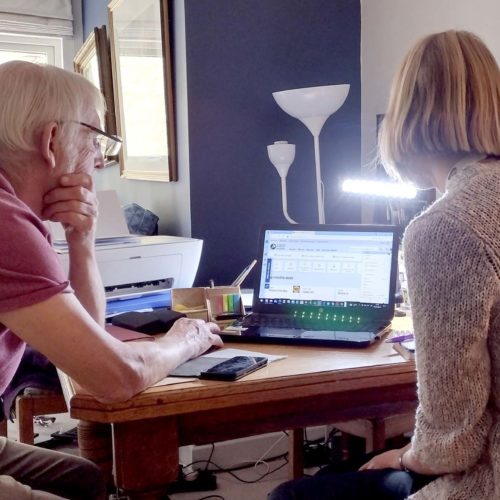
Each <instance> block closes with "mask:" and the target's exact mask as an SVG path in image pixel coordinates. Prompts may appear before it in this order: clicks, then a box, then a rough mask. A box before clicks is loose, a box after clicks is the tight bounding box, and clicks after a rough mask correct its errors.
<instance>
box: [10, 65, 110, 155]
mask: <svg viewBox="0 0 500 500" xmlns="http://www.w3.org/2000/svg"><path fill="white" fill-rule="evenodd" d="M95 113H97V115H98V116H99V118H102V116H103V113H104V99H103V98H102V95H101V93H100V92H99V90H98V89H97V88H96V87H95V86H94V85H93V84H92V83H91V82H90V81H88V80H86V79H85V78H83V77H82V76H80V75H78V74H76V73H71V72H69V71H65V70H63V69H60V68H57V67H55V66H49V65H38V64H32V63H29V62H24V61H10V62H7V63H4V64H0V162H1V163H2V164H3V165H4V164H5V163H12V162H13V161H15V159H16V158H19V157H21V156H23V155H26V154H32V153H33V152H35V151H36V150H37V144H38V141H39V136H40V133H41V132H42V129H43V127H44V126H45V125H46V124H47V123H49V122H52V121H54V122H57V123H59V124H60V126H61V135H60V137H59V138H60V140H64V141H65V142H66V143H67V144H71V143H72V136H74V135H75V134H76V133H77V130H78V129H77V127H74V126H73V127H70V126H68V124H69V123H70V122H75V121H76V122H79V121H82V122H85V121H87V120H90V119H92V117H93V116H95Z"/></svg>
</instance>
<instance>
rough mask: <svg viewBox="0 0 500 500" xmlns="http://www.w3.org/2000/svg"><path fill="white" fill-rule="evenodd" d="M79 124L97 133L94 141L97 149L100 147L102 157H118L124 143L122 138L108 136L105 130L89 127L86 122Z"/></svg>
mask: <svg viewBox="0 0 500 500" xmlns="http://www.w3.org/2000/svg"><path fill="white" fill-rule="evenodd" d="M77 123H79V124H80V125H83V126H84V127H87V128H89V129H90V130H92V131H94V132H96V133H97V135H96V137H95V139H94V141H95V145H96V147H97V146H98V147H100V148H101V153H102V156H104V157H105V158H107V157H109V156H116V155H117V154H118V153H119V151H120V148H121V147H122V143H123V140H122V138H121V137H118V136H117V135H111V134H108V133H107V132H104V130H101V129H99V128H97V127H94V126H92V125H89V124H88V123H84V122H77Z"/></svg>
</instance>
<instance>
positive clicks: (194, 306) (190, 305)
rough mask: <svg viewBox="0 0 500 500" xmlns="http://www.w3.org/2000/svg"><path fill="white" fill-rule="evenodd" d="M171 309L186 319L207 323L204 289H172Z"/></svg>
mask: <svg viewBox="0 0 500 500" xmlns="http://www.w3.org/2000/svg"><path fill="white" fill-rule="evenodd" d="M171 307H172V310H173V311H178V312H181V313H184V314H185V315H186V317H188V318H193V319H202V320H204V321H209V312H208V307H207V300H206V297H205V288H173V289H172V306H171Z"/></svg>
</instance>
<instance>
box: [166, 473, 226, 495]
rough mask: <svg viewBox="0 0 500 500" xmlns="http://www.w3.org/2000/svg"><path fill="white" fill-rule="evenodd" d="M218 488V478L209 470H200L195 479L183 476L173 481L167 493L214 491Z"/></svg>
mask: <svg viewBox="0 0 500 500" xmlns="http://www.w3.org/2000/svg"><path fill="white" fill-rule="evenodd" d="M216 489H217V478H216V477H215V474H214V473H213V472H211V471H208V470H199V471H197V473H196V477H195V478H194V479H190V480H188V479H186V478H185V477H181V478H179V479H177V480H176V481H174V482H173V483H171V484H170V485H169V487H168V491H167V493H186V492H190V491H213V490H216Z"/></svg>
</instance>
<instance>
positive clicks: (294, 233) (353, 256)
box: [258, 229, 395, 309]
mask: <svg viewBox="0 0 500 500" xmlns="http://www.w3.org/2000/svg"><path fill="white" fill-rule="evenodd" d="M394 238H395V235H394V233H393V232H390V231H385V232H382V231H311V230H306V231H304V230H282V229H280V230H274V229H273V230H266V231H265V235H264V248H263V254H262V270H261V273H262V274H261V276H260V286H259V295H258V297H259V302H260V303H261V304H283V305H285V304H286V305H295V306H297V305H299V306H301V305H303V306H321V307H330V306H331V307H335V308H338V307H358V308H359V307H361V308H371V309H377V308H381V307H384V306H387V305H388V304H389V302H391V301H390V293H391V272H392V271H393V270H392V265H393V264H392V263H393V255H392V253H393V248H395V245H394V241H393V240H394ZM392 292H393V291H392Z"/></svg>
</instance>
